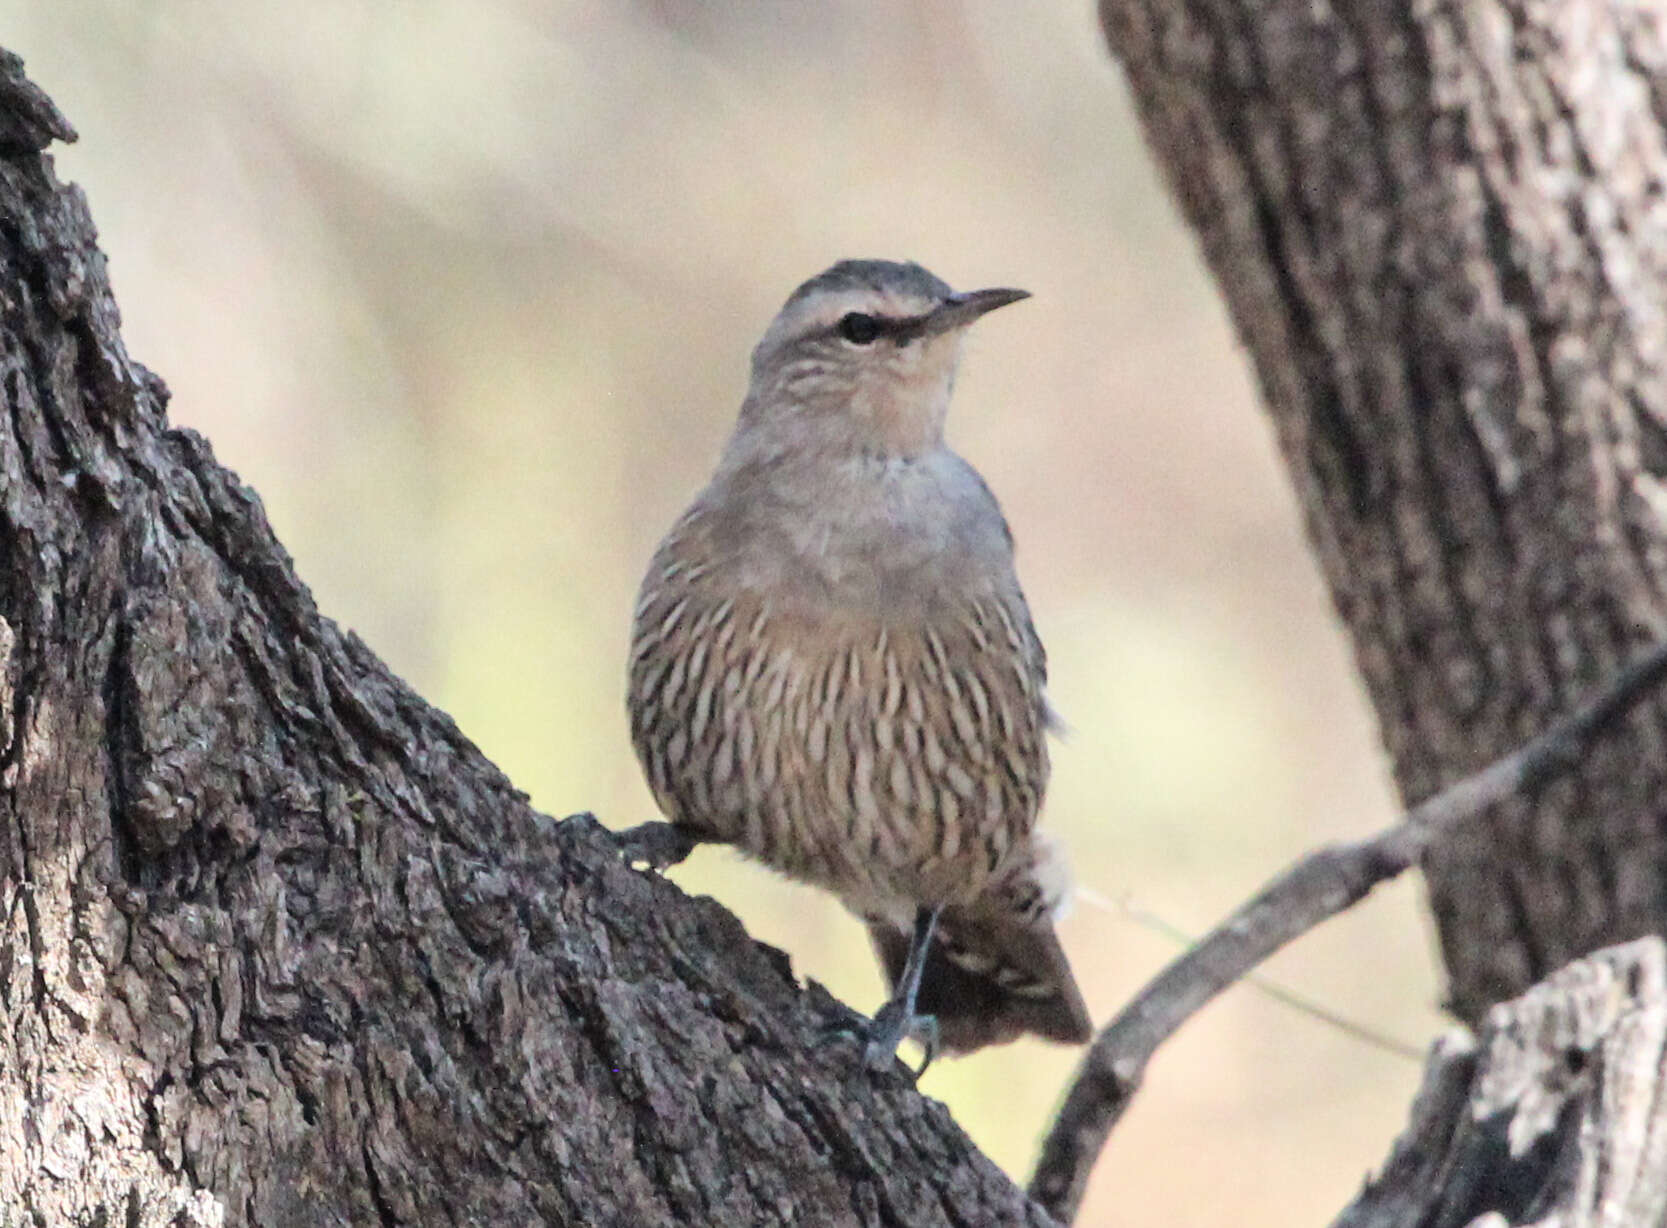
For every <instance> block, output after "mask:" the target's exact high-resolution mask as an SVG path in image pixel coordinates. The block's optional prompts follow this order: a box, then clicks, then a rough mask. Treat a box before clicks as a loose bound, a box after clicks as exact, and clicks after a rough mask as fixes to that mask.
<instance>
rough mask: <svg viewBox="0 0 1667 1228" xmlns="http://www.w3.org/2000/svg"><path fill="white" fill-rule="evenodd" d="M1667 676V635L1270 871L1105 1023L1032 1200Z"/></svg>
mask: <svg viewBox="0 0 1667 1228" xmlns="http://www.w3.org/2000/svg"><path fill="white" fill-rule="evenodd" d="M1664 678H1667V642H1664V643H1661V644H1658V645H1657V646H1656V647H1654V648H1652V649H1651V650H1650V651H1649V652H1647V653H1646V654H1644V655H1643V656H1642V657H1640V658H1639V659H1638V660H1637V661H1635V662H1634V663H1633V664H1632V665H1629V666H1627V667H1626V668H1625V669H1623V670H1621V671H1620V672H1619V673H1618V674H1617V675H1616V676H1615V677H1614V678H1613V679H1612V680H1611V681H1610V682H1609V684H1608V685H1607V686H1605V687H1604V688H1603V690H1602V691H1601V692H1600V693H1599V694H1598V695H1597V697H1596V698H1594V699H1593V700H1592V701H1591V702H1590V703H1589V704H1587V705H1586V706H1585V707H1583V708H1581V709H1580V710H1578V711H1577V712H1575V713H1574V714H1573V715H1572V716H1569V717H1568V718H1567V719H1565V720H1562V721H1560V722H1558V723H1557V724H1555V725H1553V726H1552V727H1551V728H1550V729H1548V730H1546V731H1545V732H1544V733H1542V734H1540V735H1539V736H1538V737H1536V738H1534V739H1533V740H1532V741H1530V742H1528V743H1526V744H1524V745H1523V746H1522V747H1520V748H1519V749H1517V750H1515V751H1513V752H1512V753H1511V754H1509V755H1506V756H1505V757H1504V758H1502V759H1498V760H1495V761H1494V762H1493V763H1492V764H1490V765H1489V766H1487V767H1485V768H1483V769H1482V770H1481V771H1479V772H1476V773H1475V774H1474V775H1471V776H1466V777H1464V778H1463V779H1461V780H1459V781H1457V782H1456V783H1454V784H1452V785H1450V786H1448V787H1447V788H1445V789H1443V790H1442V791H1441V792H1439V793H1437V794H1435V795H1434V796H1433V797H1430V798H1428V799H1427V800H1425V801H1424V802H1422V803H1420V804H1419V805H1417V806H1415V807H1414V808H1413V809H1411V810H1409V811H1408V812H1407V813H1406V814H1405V815H1404V816H1403V817H1402V819H1401V821H1400V822H1398V823H1396V824H1395V825H1394V826H1392V827H1389V828H1386V829H1385V830H1383V831H1381V832H1379V833H1378V834H1377V835H1375V836H1372V837H1370V838H1369V839H1366V840H1361V841H1357V842H1354V843H1350V844H1336V845H1330V846H1328V847H1325V848H1320V849H1316V850H1315V851H1313V852H1311V853H1309V854H1307V855H1306V856H1304V857H1302V858H1301V859H1300V860H1298V861H1297V862H1296V863H1295V864H1293V865H1292V866H1291V867H1290V868H1288V869H1287V870H1285V871H1284V872H1283V873H1282V874H1280V875H1279V876H1278V877H1276V878H1274V879H1273V880H1272V881H1271V882H1269V883H1268V884H1267V886H1265V887H1263V888H1262V890H1261V891H1259V892H1257V893H1256V894H1255V895H1254V896H1252V897H1251V898H1250V899H1249V900H1248V901H1246V902H1245V903H1244V904H1242V905H1241V906H1240V907H1239V908H1238V909H1236V910H1235V911H1234V912H1233V913H1232V915H1231V916H1229V917H1228V918H1227V920H1225V921H1224V922H1222V923H1221V924H1220V925H1218V926H1217V927H1216V928H1215V929H1214V930H1212V931H1211V932H1210V933H1209V934H1208V935H1207V936H1206V937H1205V938H1204V939H1203V940H1202V941H1201V942H1199V943H1198V944H1197V945H1196V946H1194V947H1193V948H1192V949H1191V950H1189V951H1188V952H1187V953H1186V954H1184V955H1182V956H1181V957H1180V958H1179V959H1177V960H1175V961H1174V962H1173V963H1171V964H1170V965H1169V966H1168V967H1167V968H1165V969H1164V970H1163V972H1161V973H1160V974H1159V975H1158V976H1157V977H1156V978H1155V979H1154V980H1152V981H1151V982H1150V983H1148V984H1147V986H1146V988H1144V989H1143V990H1141V991H1140V993H1139V994H1137V995H1136V996H1135V998H1134V1000H1133V1001H1132V1002H1130V1003H1129V1004H1128V1005H1127V1006H1126V1007H1124V1008H1123V1010H1122V1011H1121V1012H1119V1013H1118V1015H1117V1016H1116V1017H1115V1018H1114V1019H1112V1021H1111V1022H1110V1023H1108V1024H1107V1025H1106V1026H1105V1028H1104V1029H1102V1030H1101V1032H1100V1034H1099V1036H1098V1037H1096V1038H1095V1041H1094V1043H1093V1045H1092V1046H1091V1047H1090V1048H1089V1050H1088V1053H1087V1055H1086V1056H1085V1057H1084V1058H1083V1061H1082V1064H1081V1066H1079V1067H1078V1068H1077V1073H1076V1075H1075V1076H1074V1078H1073V1080H1072V1083H1071V1087H1070V1091H1069V1092H1068V1093H1067V1095H1066V1097H1065V1103H1064V1104H1063V1105H1062V1106H1061V1108H1060V1110H1059V1116H1058V1117H1057V1118H1056V1119H1055V1121H1054V1125H1053V1129H1052V1130H1051V1131H1050V1132H1049V1134H1048V1137H1047V1139H1046V1141H1044V1143H1043V1144H1042V1154H1041V1157H1040V1158H1039V1159H1038V1160H1037V1164H1036V1172H1035V1174H1034V1176H1032V1177H1031V1181H1030V1196H1031V1197H1032V1198H1033V1199H1035V1200H1036V1201H1037V1202H1038V1203H1040V1204H1041V1205H1042V1206H1043V1207H1044V1208H1046V1209H1047V1211H1048V1212H1049V1213H1050V1214H1051V1215H1053V1216H1054V1217H1055V1218H1056V1219H1058V1220H1060V1221H1061V1222H1062V1223H1070V1222H1071V1220H1072V1218H1073V1217H1074V1216H1075V1215H1076V1212H1077V1208H1078V1206H1079V1205H1080V1204H1081V1202H1082V1196H1083V1191H1084V1190H1085V1189H1086V1187H1087V1185H1088V1174H1089V1172H1090V1171H1091V1170H1092V1169H1093V1167H1094V1163H1095V1161H1096V1160H1098V1159H1099V1155H1100V1152H1101V1150H1102V1149H1103V1148H1104V1147H1105V1143H1106V1139H1107V1138H1108V1137H1110V1135H1111V1130H1112V1127H1113V1126H1115V1125H1116V1124H1117V1121H1118V1119H1119V1118H1121V1117H1122V1115H1123V1112H1124V1110H1125V1109H1127V1108H1128V1106H1129V1101H1130V1100H1131V1099H1133V1097H1134V1094H1135V1092H1136V1091H1137V1090H1138V1089H1139V1087H1140V1083H1141V1079H1142V1077H1143V1076H1144V1074H1145V1071H1146V1064H1147V1063H1148V1062H1149V1061H1150V1060H1151V1058H1152V1055H1153V1054H1154V1053H1156V1052H1157V1050H1158V1047H1159V1046H1160V1045H1162V1044H1163V1042H1164V1041H1166V1040H1168V1039H1169V1038H1170V1037H1171V1036H1172V1035H1174V1034H1175V1032H1176V1031H1177V1030H1178V1029H1179V1028H1180V1026H1181V1025H1182V1024H1183V1023H1185V1022H1186V1021H1187V1020H1188V1019H1190V1018H1191V1017H1192V1016H1193V1015H1194V1014H1195V1013H1196V1012H1197V1011H1198V1010H1199V1009H1200V1008H1201V1007H1203V1006H1204V1004H1205V1003H1207V1002H1209V1001H1210V1000H1211V999H1212V998H1214V997H1215V996H1216V995H1217V994H1219V993H1220V992H1221V991H1222V990H1224V989H1226V988H1227V987H1228V986H1229V985H1232V984H1233V983H1234V982H1236V981H1238V980H1240V979H1241V978H1242V977H1244V975H1245V974H1246V973H1248V972H1249V971H1250V970H1251V969H1253V968H1255V967H1256V966H1257V965H1259V964H1260V963H1261V962H1262V961H1263V960H1265V959H1267V958H1268V956H1270V955H1272V954H1273V953H1274V952H1275V951H1277V950H1279V949H1280V948H1281V947H1283V946H1285V945H1286V944H1287V943H1289V942H1291V941H1292V940H1293V939H1296V938H1300V937H1301V936H1302V935H1304V934H1306V933H1307V932H1308V931H1309V930H1311V929H1313V928H1314V927H1315V926H1317V925H1319V924H1320V923H1321V922H1323V921H1326V920H1329V919H1330V918H1332V917H1334V916H1336V915H1337V914H1338V913H1340V912H1342V911H1344V910H1345V909H1347V908H1349V907H1350V906H1352V905H1353V904H1356V903H1358V902H1359V901H1360V900H1361V899H1362V898H1364V897H1365V896H1366V894H1367V893H1368V892H1370V891H1371V890H1372V888H1374V887H1376V886H1377V885H1378V884H1379V883H1383V882H1387V881H1388V880H1389V879H1392V878H1394V877H1396V876H1397V875H1398V874H1400V873H1401V872H1402V871H1403V870H1406V869H1408V868H1409V867H1411V866H1412V865H1414V864H1415V863H1416V862H1417V861H1418V859H1419V858H1420V857H1421V856H1422V855H1423V853H1424V850H1425V849H1426V848H1427V847H1428V846H1429V844H1430V842H1431V841H1432V840H1434V839H1436V838H1437V837H1438V836H1440V835H1441V834H1442V833H1443V832H1445V831H1447V830H1448V829H1450V828H1452V827H1454V826H1455V825H1457V824H1459V823H1462V822H1464V821H1465V820H1466V819H1470V818H1473V817H1474V816H1476V815H1478V814H1480V813H1481V812H1482V811H1484V810H1486V809H1487V808H1488V807H1490V806H1492V805H1494V804H1496V803H1498V802H1501V801H1504V800H1505V799H1506V798H1509V797H1513V796H1517V795H1520V794H1524V793H1528V792H1531V791H1532V790H1533V789H1535V788H1536V787H1538V786H1539V785H1541V784H1543V783H1544V782H1545V781H1547V780H1549V779H1550V778H1551V777H1553V776H1555V775H1557V774H1558V773H1560V772H1563V771H1566V770H1567V769H1569V768H1570V767H1572V766H1574V765H1575V764H1576V763H1577V762H1578V761H1579V759H1580V757H1581V756H1582V754H1584V753H1585V751H1586V750H1587V749H1588V748H1589V747H1590V746H1591V744H1592V743H1593V741H1594V740H1595V739H1596V738H1597V737H1598V736H1599V735H1600V734H1601V733H1603V732H1604V731H1605V730H1607V729H1609V728H1610V727H1611V726H1613V725H1614V724H1615V723H1616V722H1617V721H1619V720H1620V718H1621V717H1623V716H1624V715H1626V714H1627V713H1628V712H1630V711H1631V710H1632V709H1633V707H1635V706H1636V705H1637V704H1638V703H1639V702H1640V701H1642V700H1643V699H1645V698H1646V697H1648V696H1649V695H1651V694H1652V693H1654V691H1655V689H1656V687H1657V686H1658V685H1659V684H1660V683H1661V681H1662V680H1663V679H1664Z"/></svg>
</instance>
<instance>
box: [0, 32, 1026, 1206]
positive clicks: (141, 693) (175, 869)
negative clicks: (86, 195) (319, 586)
mask: <svg viewBox="0 0 1667 1228" xmlns="http://www.w3.org/2000/svg"><path fill="white" fill-rule="evenodd" d="M0 55H3V53H0ZM70 137H71V133H70V132H69V129H68V126H67V125H66V124H64V122H63V121H62V119H61V118H60V117H58V116H57V114H56V113H55V111H54V110H53V109H52V107H51V104H50V103H49V102H47V100H46V99H45V98H44V97H43V96H42V95H41V94H39V93H38V92H37V91H36V90H35V89H34V87H33V86H31V85H29V84H28V83H27V82H26V81H25V80H24V79H23V77H22V75H21V65H20V63H19V62H18V61H17V60H16V59H15V57H10V56H4V58H0V390H3V406H4V421H3V424H0V665H3V667H0V916H3V918H4V930H3V931H0V1008H3V1018H0V1155H3V1156H4V1162H3V1163H0V1224H8V1225H9V1224H14V1223H38V1224H67V1223H95V1222H96V1223H123V1224H127V1225H134V1226H137V1225H160V1224H172V1223H182V1224H217V1223H225V1224H233V1225H241V1224H249V1225H287V1224H297V1225H314V1224H335V1223H340V1224H347V1223H354V1224H357V1223H370V1224H374V1223H382V1224H396V1223H397V1224H456V1223H472V1224H528V1223H542V1224H587V1225H589V1224H622V1225H627V1224H628V1225H652V1224H670V1223H733V1224H771V1223H782V1224H786V1223H792V1224H859V1223H860V1224H909V1225H918V1224H1006V1223H1012V1224H1035V1225H1042V1224H1045V1223H1046V1222H1047V1221H1046V1218H1045V1217H1044V1216H1043V1215H1042V1214H1041V1213H1040V1212H1039V1211H1037V1210H1036V1209H1035V1208H1033V1207H1032V1206H1030V1204H1029V1203H1028V1202H1027V1201H1026V1199H1025V1198H1024V1196H1023V1194H1021V1193H1020V1192H1019V1191H1018V1190H1017V1189H1015V1188H1014V1187H1013V1186H1012V1185H1011V1184H1010V1183H1009V1182H1008V1181H1007V1180H1006V1178H1005V1177H1004V1176H1003V1175H1002V1174H1001V1173H1000V1172H999V1171H998V1170H997V1169H996V1168H995V1167H994V1166H993V1165H992V1164H990V1163H989V1161H987V1160H986V1159H985V1158H984V1157H983V1156H982V1155H980V1154H979V1153H978V1152H977V1151H976V1150H974V1149H973V1148H972V1146H971V1145H970V1144H969V1143H968V1141H967V1140H966V1139H965V1137H964V1136H963V1135H962V1134H961V1133H960V1132H959V1130H958V1129H957V1128H956V1127H955V1126H954V1124H953V1123H952V1122H951V1121H950V1120H949V1118H948V1115H947V1113H946V1112H945V1111H944V1109H943V1108H942V1106H941V1105H937V1104H935V1103H933V1102H930V1101H927V1100H924V1099H922V1098H921V1097H920V1096H919V1095H918V1094H916V1093H915V1091H914V1090H913V1088H912V1087H910V1086H909V1085H908V1083H907V1080H906V1078H905V1077H903V1075H902V1073H901V1068H899V1071H898V1073H897V1074H896V1075H886V1076H882V1077H877V1078H870V1077H867V1076H858V1075H856V1073H855V1063H856V1058H855V1055H854V1053H853V1051H852V1050H851V1049H850V1047H849V1046H844V1047H842V1046H837V1045H835V1046H824V1047H817V1046H816V1045H815V1044H814V1043H813V1042H814V1041H815V1040H816V1039H817V1037H818V1036H819V1035H820V1034H821V1033H822V1032H823V1031H824V1030H825V1029H826V1028H828V1027H829V1026H830V1025H834V1024H838V1023H840V1022H843V1021H844V1020H845V1019H846V1018H848V1017H847V1016H846V1015H845V1013H844V1012H843V1010H842V1008H840V1007H839V1006H838V1005H837V1004H835V1003H833V1002H832V1001H831V1000H830V999H829V998H828V997H827V995H826V994H825V993H823V992H822V991H821V990H820V989H818V988H816V987H814V986H813V987H811V988H810V989H809V990H808V991H807V990H803V989H801V988H800V987H799V986H798V985H797V984H796V983H795V982H794V980H793V978H792V976H791V974H790V972H789V969H788V967H787V964H786V960H785V959H784V958H783V957H782V956H781V955H780V954H779V953H777V952H774V951H772V950H770V949H768V948H765V947H762V946H759V945H756V944H754V943H752V942H751V941H750V940H748V939H747V937H746V935H745V934H744V933H743V932H742V931H741V929H740V927H739V925H738V923H736V922H735V920H734V919H733V918H732V917H730V916H729V915H728V914H727V913H725V912H724V911H723V910H722V909H720V908H718V907H717V906H716V905H715V904H712V903H711V902H709V901H698V900H691V899H689V898H687V897H685V896H683V895H682V894H681V893H680V892H678V891H677V890H676V889H675V888H673V887H672V886H671V885H670V884H668V883H665V882H663V881H661V880H658V879H654V878H651V877H647V876H645V875H642V874H639V873H636V872H633V871H631V870H628V869H627V868H625V867H624V866H623V865H621V864H620V862H619V859H618V857H617V856H616V855H615V853H614V851H613V849H612V846H611V844H610V842H609V840H608V839H607V838H606V836H605V835H604V833H602V831H601V829H600V828H599V827H597V826H596V825H595V824H594V823H593V822H591V821H590V820H588V819H585V818H578V819H572V820H568V821H566V822H563V823H555V822H552V821H551V820H549V819H546V818H544V817H542V816H540V815H538V814H535V813H534V812H533V811H532V810H531V809H530V808H529V807H528V805H527V801H526V798H525V797H524V796H523V795H521V794H520V793H518V792H516V790H515V789H514V788H513V787H512V786H511V785H510V783H509V782H508V781H507V780H505V779H504V777H503V776H502V775H501V774H500V773H499V772H498V771H497V770H496V769H495V768H494V767H493V766H492V765H491V764H490V763H488V762H486V760H485V759H483V758H482V756H481V755H480V753H479V752H478V751H477V750H476V749H475V748H474V747H473V746H472V745H470V743H469V742H468V741H467V740H466V739H465V738H464V737H463V736H462V735H461V734H460V733H459V732H458V731H457V729H456V728H455V727H454V726H453V725H452V723H451V722H450V721H449V720H448V719H447V718H446V717H445V716H444V715H443V714H441V713H439V712H436V711H434V710H433V709H431V708H429V707H428V706H427V705H425V704H424V703H423V702H422V701H421V700H420V699H418V698H417V697H416V696H414V695H413V694H411V693H410V692H409V691H408V690H407V689H406V688H405V687H404V686H403V685H402V684H401V683H400V682H399V680H398V679H396V678H394V677H393V676H392V675H391V674H389V672H388V671H387V670H386V668H385V667H384V666H383V665H382V664H381V663H380V662H379V661H377V659H376V658H375V657H374V656H373V655H372V654H371V653H370V652H369V651H368V650H367V649H366V648H365V646H364V645H363V644H361V643H360V642H359V641H358V640H357V639H356V638H355V637H353V636H352V635H351V634H347V633H344V632H342V631H341V630H340V629H338V628H337V627H336V626H335V625H334V624H332V623H331V622H330V621H329V620H328V619H325V618H323V617H321V616H320V615H319V614H318V612H317V610H316V609H315V608H314V606H313V603H312V599H311V597H310V595H309V594H308V592H307V590H306V588H305V587H304V586H303V585H302V584H301V583H300V581H299V580H297V579H296V577H295V573H294V571H293V569H292V567H291V565H290V560H289V559H288V557H287V556H286V555H285V554H284V552H283V550H282V548H281V547H280V546H279V545H278V543H277V542H276V541H275V540H274V538H273V536H272V533H271V531H270V529H269V528H268V526H267V524H266V521H265V518H264V516H263V514H262V512H261V508H260V505H259V502H258V501H257V499H256V498H255V496H254V495H253V494H252V493H251V492H250V491H248V490H247V489H246V488H244V487H243V486H241V485H240V484H239V483H238V482H237V480H236V479H235V477H233V476H232V475H231V474H229V473H227V472H226V471H225V470H223V469H221V468H220V467H218V466H217V465H216V464H215V463H214V460H213V458H212V456H211V455H210V453H209V449H208V446H207V444H206V443H205V442H204V441H203V440H202V439H200V438H199V437H197V436H196V435H194V434H192V433H190V432H188V431H177V430H171V429H169V428H168V426H167V423H166V420H165V417H164V412H163V411H164V403H165V400H166V391H165V389H164V388H163V386H162V383H161V382H160V381H159V380H158V379H157V378H156V377H155V376H153V375H151V374H150V373H149V372H147V371H145V370H144V369H143V368H142V367H140V366H139V365H138V364H137V363H135V362H133V361H131V360H130V359H129V358H128V357H127V355H126V353H125V352H124V350H123V348H122V345H121V341H120V338H119V337H118V335H117V322H118V321H117V313H116V307H115V302H114V300H113V298H112V297H111V293H110V288H109V285H108V283H107V280H106V277H105V270H104V262H103V259H102V257H101V256H100V254H99V252H98V251H97V249H96V247H95V245H94V237H93V229H92V225H91V222H90V220H89V217H88V213H87V209H86V205H85V202H84V201H83V199H82V197H81V195H80V193H79V192H77V191H76V190H75V189H73V188H66V187H63V186H61V185H60V184H59V183H58V182H57V181H56V180H55V178H54V177H53V175H52V171H51V166H50V160H49V159H46V158H44V157H43V156H42V155H41V154H40V152H39V151H40V150H41V149H43V148H44V147H45V146H46V144H47V143H48V142H49V140H50V139H52V138H59V139H69V138H70Z"/></svg>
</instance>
